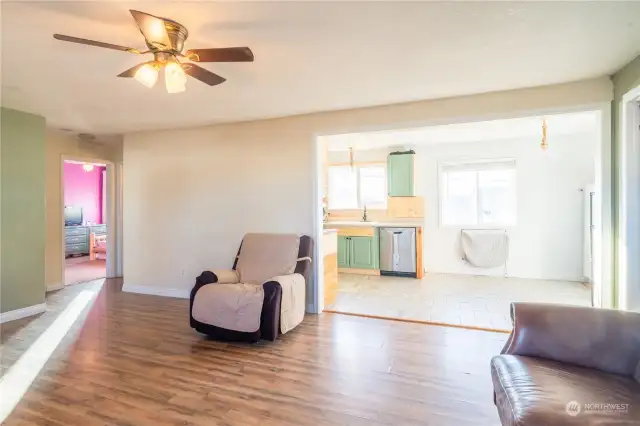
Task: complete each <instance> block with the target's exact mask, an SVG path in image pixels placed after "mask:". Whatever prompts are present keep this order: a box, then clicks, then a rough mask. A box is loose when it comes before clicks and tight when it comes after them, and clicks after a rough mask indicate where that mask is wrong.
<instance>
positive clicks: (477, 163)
mask: <svg viewBox="0 0 640 426" xmlns="http://www.w3.org/2000/svg"><path fill="white" fill-rule="evenodd" d="M501 163H503V164H509V163H510V164H512V166H511V167H508V166H507V167H504V169H503V170H513V171H514V172H515V179H514V180H515V182H514V192H515V200H514V213H515V221H514V222H512V223H508V224H507V223H483V221H482V209H481V208H480V207H481V205H482V192H481V191H480V173H479V172H481V171H488V170H491V168H490V167H487V168H486V169H484V170H476V172H477V173H476V179H475V185H476V223H466V224H461V223H458V224H448V223H445V222H444V197H445V195H446V194H445V193H444V184H445V180H444V175H445V173H447V169H452V168H454V167H460V170H461V171H462V170H465V168H467V171H473V169H474V168H475V167H478V168H481V167H482V166H483V165H485V166H494V165H497V164H501ZM517 224H518V163H517V161H516V159H515V158H492V159H482V160H461V161H438V226H439V227H440V228H459V229H480V230H481V229H505V228H514V227H516V226H517Z"/></svg>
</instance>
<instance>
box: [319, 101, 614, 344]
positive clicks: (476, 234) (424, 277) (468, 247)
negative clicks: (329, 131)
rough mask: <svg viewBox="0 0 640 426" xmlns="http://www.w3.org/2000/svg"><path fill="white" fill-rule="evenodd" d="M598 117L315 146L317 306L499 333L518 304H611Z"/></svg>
mask: <svg viewBox="0 0 640 426" xmlns="http://www.w3.org/2000/svg"><path fill="white" fill-rule="evenodd" d="M603 122H604V119H603V117H602V112H601V111H600V110H590V111H579V112H570V113H553V114H551V113H550V114H545V115H532V116H528V117H519V118H508V119H500V120H491V121H478V122H470V123H460V124H450V125H438V126H424V127H419V128H411V129H404V130H391V131H387V130H385V131H375V132H366V133H351V134H341V135H332V136H321V137H318V142H317V143H318V145H319V147H318V150H319V152H318V158H319V163H320V164H319V167H318V173H319V176H318V182H319V185H318V191H319V195H320V197H319V199H321V200H322V216H321V220H322V224H321V225H319V226H321V228H322V234H320V235H321V236H322V239H321V240H322V241H321V243H320V246H321V247H320V248H319V257H321V258H322V261H321V262H318V263H319V265H320V267H321V268H322V269H321V270H320V271H319V276H322V279H321V280H318V281H319V282H321V283H322V284H321V287H322V288H321V289H319V291H318V293H317V294H318V298H320V297H321V298H322V300H321V301H320V300H319V301H320V302H321V303H319V305H321V306H323V307H324V310H325V311H330V312H338V313H345V314H351V315H361V316H369V317H376V318H387V319H397V320H404V321H410V322H424V323H436V324H446V325H453V326H460V327H467V328H478V329H488V330H498V331H509V330H510V329H511V319H510V303H511V302H548V303H565V304H575V305H583V306H594V305H595V306H603V297H602V295H603V294H604V293H606V292H607V291H609V290H610V289H603V280H602V277H603V276H604V275H605V274H606V270H608V268H609V266H608V265H607V263H606V262H605V261H604V260H603V259H605V256H604V254H603V251H604V250H606V248H604V247H603V241H605V240H604V239H603V237H602V236H603V235H606V234H607V232H610V226H611V225H610V223H609V221H608V219H607V218H606V217H604V216H606V202H604V201H603V200H606V199H607V197H610V195H611V194H610V189H608V187H607V182H606V181H605V180H603V175H606V169H607V167H610V165H608V163H607V161H608V160H607V158H606V157H605V158H603V157H602V152H603V147H602V146H603V134H604V131H603ZM603 170H605V173H603V172H602V171H603ZM609 170H610V169H609ZM603 188H604V191H603ZM604 244H606V241H605V242H604Z"/></svg>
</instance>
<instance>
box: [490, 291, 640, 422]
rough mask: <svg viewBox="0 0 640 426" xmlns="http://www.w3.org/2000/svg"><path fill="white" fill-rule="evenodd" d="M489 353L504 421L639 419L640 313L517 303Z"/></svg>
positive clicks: (615, 420) (499, 411)
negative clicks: (508, 327)
mask: <svg viewBox="0 0 640 426" xmlns="http://www.w3.org/2000/svg"><path fill="white" fill-rule="evenodd" d="M511 318H512V320H513V332H512V333H511V336H510V337H509V340H508V341H507V343H506V345H505V347H504V349H503V350H502V352H501V355H498V356H495V357H494V358H493V359H492V360H491V377H492V380H493V389H494V402H495V404H496V406H497V408H498V414H499V416H500V420H501V422H502V424H503V425H504V426H516V425H517V426H542V425H545V426H546V425H553V426H563V425H571V426H573V425H575V426H578V425H580V426H595V425H598V426H605V425H607V426H608V425H616V426H621V425H640V313H634V312H624V311H615V310H610V309H598V308H589V307H580V306H566V305H553V304H539V303H512V304H511Z"/></svg>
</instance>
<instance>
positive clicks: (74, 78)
mask: <svg viewBox="0 0 640 426" xmlns="http://www.w3.org/2000/svg"><path fill="white" fill-rule="evenodd" d="M129 8H136V9H139V10H143V11H145V12H149V13H152V14H156V15H160V16H166V17H168V18H172V19H174V20H177V21H179V22H181V23H182V24H184V25H185V26H187V28H188V29H189V31H190V34H191V35H190V38H189V40H188V41H187V47H192V48H193V47H223V46H243V45H247V46H250V47H251V48H252V49H253V51H254V53H255V57H256V61H255V62H254V63H240V64H228V63H227V64H211V65H205V66H206V67H207V68H209V69H210V70H212V71H214V72H217V73H219V74H220V75H222V76H223V77H225V78H227V82H225V83H224V84H222V85H220V86H215V87H208V86H206V85H204V84H203V83H200V82H199V81H196V80H193V79H190V81H189V82H188V84H187V92H186V93H182V94H172V95H169V94H167V93H166V92H165V90H164V87H163V85H161V84H158V85H157V86H156V87H155V88H154V89H147V88H146V87H144V86H142V85H141V84H139V83H137V82H135V81H134V80H132V79H126V80H125V79H121V78H116V75H117V74H119V73H120V72H121V71H124V70H125V69H127V68H129V67H131V66H133V65H135V64H136V63H139V62H141V61H142V60H143V58H142V57H140V56H136V55H132V54H128V53H123V52H118V51H112V50H106V49H100V48H95V47H88V46H82V45H77V44H72V43H63V42H60V41H57V40H54V39H53V38H52V34H53V33H63V34H68V35H73V36H77V37H85V38H91V39H95V40H100V41H106V42H112V43H116V44H122V45H128V46H131V47H135V48H142V47H144V44H143V39H142V36H141V35H140V33H139V32H138V30H137V28H136V27H135V25H134V23H133V20H132V18H131V17H130V15H129V13H128V9H129ZM639 16H640V2H523V3H519V2H518V3H516V2H511V1H509V2H402V3H399V2H375V3H374V2H349V3H341V2H313V3H310V2H257V3H256V2H252V3H245V2H226V3H222V2H216V3H213V2H212V3H200V2H191V3H187V4H184V3H182V4H181V2H177V1H174V2H170V3H163V2H116V1H106V2H105V1H102V2H99V3H93V2H39V3H36V2H11V3H8V2H2V96H3V99H2V102H3V104H4V105H5V106H9V107H13V108H17V109H22V110H25V111H29V112H33V113H38V114H41V115H44V116H45V117H46V118H47V119H48V121H49V123H50V125H52V126H55V127H66V128H71V129H73V130H75V131H85V132H97V133H101V132H125V131H134V130H143V129H163V128H171V127H183V126H191V125H205V124H213V123H219V122H228V121H240V120H251V119H257V118H267V117H276V116H285V115H292V114H300V113H307V112H314V111H324V110H335V109H345V108H353V107H362V106H371V105H381V104H388V103H397V102H406V101H412V100H419V99H431V98H439V97H447V96H455V95H463V94H472V93H482V92H489V91H495V90H506V89H513V88H520V87H531V86H537V85H544V84H553V83H560V82H566V81H574V80H580V79H585V78H591V77H598V76H602V75H608V74H611V73H613V72H615V71H616V70H617V69H619V68H621V67H622V66H623V65H625V64H626V63H627V62H629V61H630V60H631V59H632V58H633V57H635V56H636V55H637V54H638V53H640V22H639V21H638V19H637V18H638V17H639ZM144 60H147V57H145V58H144ZM159 83H160V82H159Z"/></svg>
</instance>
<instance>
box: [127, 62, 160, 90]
mask: <svg viewBox="0 0 640 426" xmlns="http://www.w3.org/2000/svg"><path fill="white" fill-rule="evenodd" d="M133 78H135V79H136V81H138V82H140V83H142V84H144V85H145V86H147V87H148V88H152V87H153V86H154V85H155V84H156V81H158V68H157V67H156V66H155V65H153V64H145V65H143V66H142V67H140V68H139V69H138V71H136V74H135V75H134V76H133Z"/></svg>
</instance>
